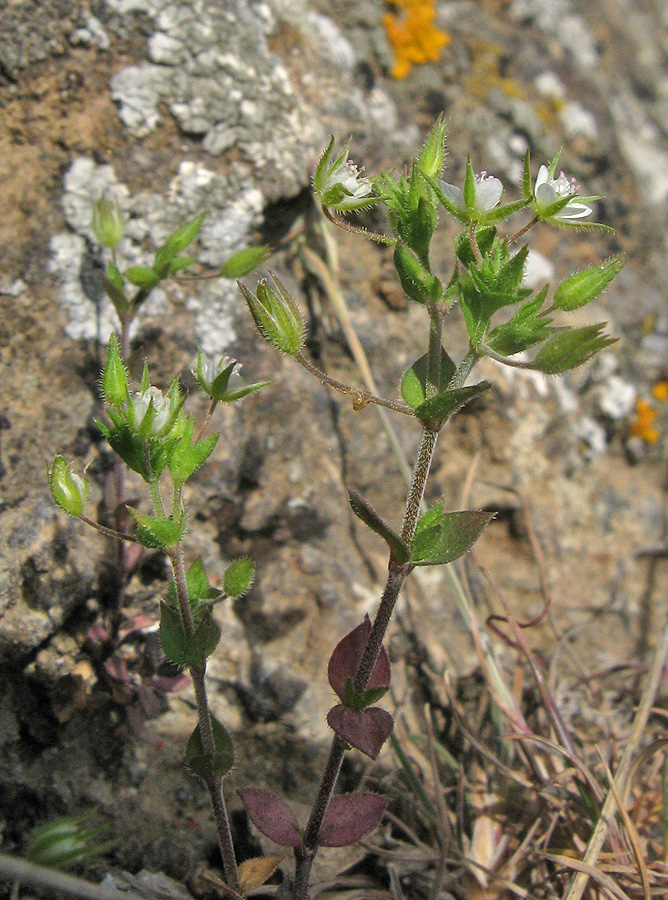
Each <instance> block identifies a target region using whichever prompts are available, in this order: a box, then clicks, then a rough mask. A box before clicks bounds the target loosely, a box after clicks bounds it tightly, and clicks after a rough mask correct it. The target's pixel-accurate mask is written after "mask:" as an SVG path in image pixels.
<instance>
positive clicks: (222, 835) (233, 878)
mask: <svg viewBox="0 0 668 900" xmlns="http://www.w3.org/2000/svg"><path fill="white" fill-rule="evenodd" d="M169 559H170V562H171V564H172V571H173V573H174V586H175V588H176V596H177V598H178V601H179V611H180V613H181V619H182V621H183V628H184V630H185V633H186V636H187V637H188V638H192V636H193V634H194V633H195V625H194V622H193V617H192V611H191V609H190V601H189V599H188V588H187V585H186V572H185V566H184V563H183V547H182V546H181V544H179V545H178V546H177V547H176V549H175V550H174V551H173V552H172V553H170V555H169ZM189 671H190V677H191V678H192V682H193V687H194V689H195V701H196V704H197V718H198V722H199V733H200V738H201V740H202V748H203V750H204V753H205V754H206V755H207V756H209V757H211V758H213V756H214V754H215V752H216V743H215V740H214V737H213V728H212V726H211V710H210V709H209V701H208V698H207V695H206V680H205V679H206V662H205V663H204V665H202V666H191V667H190V669H189ZM205 783H206V786H207V789H208V791H209V794H210V796H211V805H212V807H213V814H214V818H215V821H216V832H217V834H218V846H219V847H220V855H221V857H222V859H223V869H224V871H225V878H226V879H227V883H228V885H229V886H230V887H231V888H232V890H234V891H236V892H237V893H238V894H241V886H240V884H239V871H238V869H237V862H236V859H235V856H234V845H233V843H232V832H231V831H230V822H229V819H228V816H227V808H226V806H225V796H224V794H223V779H222V778H220V777H218V776H214V775H211V776H210V777H208V778H206V779H205Z"/></svg>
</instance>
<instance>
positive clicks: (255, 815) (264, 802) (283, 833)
mask: <svg viewBox="0 0 668 900" xmlns="http://www.w3.org/2000/svg"><path fill="white" fill-rule="evenodd" d="M239 796H240V797H241V800H242V801H243V804H244V806H245V807H246V811H247V813H248V817H249V818H250V820H251V822H252V823H253V825H255V827H256V828H257V829H258V831H261V832H262V834H264V835H266V836H267V837H268V838H270V839H271V840H272V841H274V843H276V844H279V845H280V846H281V847H292V848H293V849H295V850H301V851H305V850H306V847H305V845H304V840H303V837H302V834H301V831H300V829H299V823H298V822H297V819H296V817H295V815H294V813H293V812H292V810H291V809H290V807H289V806H288V805H287V803H286V802H285V801H284V800H282V799H281V798H280V797H278V796H277V795H276V794H273V793H272V792H271V791H263V790H258V789H257V788H245V789H244V790H242V791H239ZM386 807H387V800H386V799H385V798H384V797H380V796H379V795H378V794H368V793H358V794H341V795H340V796H338V797H332V799H331V800H330V803H329V806H328V808H327V812H326V813H325V817H324V819H323V821H322V825H321V826H320V832H319V834H318V846H319V847H347V846H349V845H350V844H355V843H356V842H357V841H359V840H361V838H363V837H364V836H365V835H367V834H369V832H371V831H373V829H374V828H376V827H377V826H378V825H379V824H380V822H381V820H382V818H383V815H384V814H385V809H386Z"/></svg>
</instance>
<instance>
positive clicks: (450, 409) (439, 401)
mask: <svg viewBox="0 0 668 900" xmlns="http://www.w3.org/2000/svg"><path fill="white" fill-rule="evenodd" d="M491 386H492V385H491V384H490V382H489V381H480V382H478V384H471V385H468V386H467V387H463V388H457V389H456V390H453V391H444V392H443V393H442V394H436V396H435V397H430V398H429V400H425V401H424V403H421V404H420V405H419V406H418V407H416V409H415V415H416V416H417V417H418V419H420V420H421V421H423V422H427V423H431V424H434V423H436V422H442V421H443V420H444V419H447V418H449V417H450V416H451V415H452V414H453V413H455V412H457V410H458V409H461V408H462V406H464V404H465V403H468V402H469V400H473V398H474V397H477V396H479V395H480V394H482V393H484V391H488V390H489V389H490V388H491Z"/></svg>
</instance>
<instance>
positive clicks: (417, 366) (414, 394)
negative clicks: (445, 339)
mask: <svg viewBox="0 0 668 900" xmlns="http://www.w3.org/2000/svg"><path fill="white" fill-rule="evenodd" d="M428 364H429V354H428V353H425V355H424V356H421V357H420V359H418V360H416V361H415V362H414V363H413V365H412V366H411V367H410V369H408V370H407V371H406V373H405V374H404V377H403V378H402V379H401V396H402V397H403V398H404V400H405V401H406V403H407V404H408V405H409V406H410V407H411V409H417V407H418V406H420V404H421V403H424V401H425V400H426V399H427V367H428ZM456 369H457V367H456V366H455V364H454V362H453V361H452V360H451V359H450V357H449V356H448V354H447V353H446V352H445V350H444V349H443V348H442V347H441V379H440V385H439V393H441V392H442V391H444V390H445V389H446V388H447V386H448V384H449V382H450V379H451V378H452V376H453V375H454V374H455V371H456Z"/></svg>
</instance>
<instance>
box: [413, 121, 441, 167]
mask: <svg viewBox="0 0 668 900" xmlns="http://www.w3.org/2000/svg"><path fill="white" fill-rule="evenodd" d="M446 132H447V125H446V123H445V122H444V120H443V116H442V115H440V116H439V117H438V118H437V119H436V121H435V122H434V125H433V127H432V129H431V132H430V134H429V137H428V138H427V140H426V141H425V145H424V147H423V148H422V150H421V151H420V154H419V156H418V157H417V159H416V160H415V162H416V165H417V167H418V168H419V169H420V171H421V172H422V173H423V174H424V175H426V176H427V177H428V178H438V177H439V176H440V175H441V172H442V171H443V166H444V163H445V153H446V150H445V135H446Z"/></svg>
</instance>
